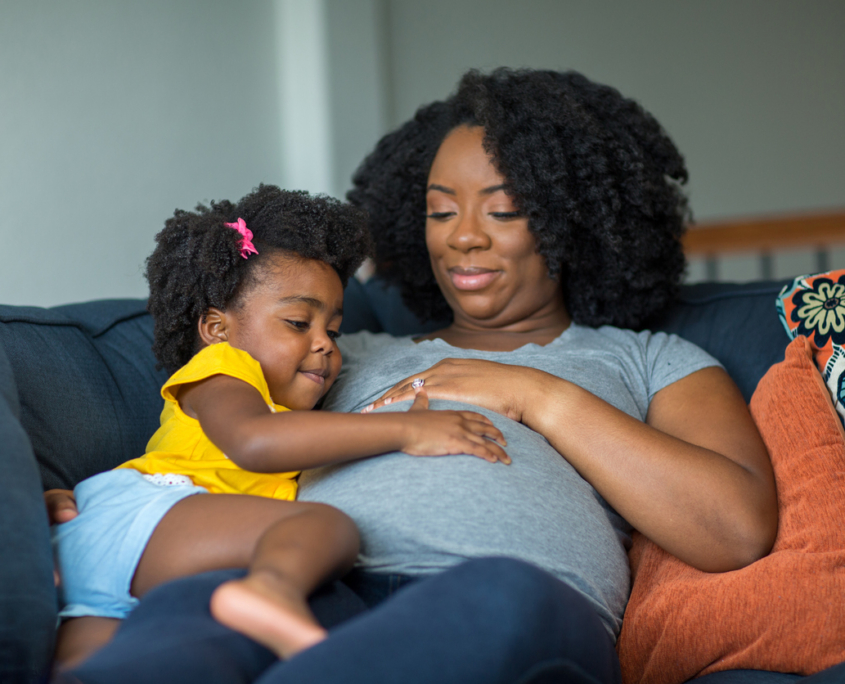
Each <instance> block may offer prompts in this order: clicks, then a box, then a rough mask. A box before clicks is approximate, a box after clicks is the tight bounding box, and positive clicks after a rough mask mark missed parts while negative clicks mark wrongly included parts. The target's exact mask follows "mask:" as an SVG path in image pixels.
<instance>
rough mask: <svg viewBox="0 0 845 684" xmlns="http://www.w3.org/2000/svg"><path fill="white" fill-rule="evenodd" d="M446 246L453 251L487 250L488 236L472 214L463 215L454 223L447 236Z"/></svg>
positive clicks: (488, 245) (488, 244)
mask: <svg viewBox="0 0 845 684" xmlns="http://www.w3.org/2000/svg"><path fill="white" fill-rule="evenodd" d="M447 244H448V245H449V246H450V247H452V248H453V249H457V250H460V251H462V252H468V251H470V250H472V249H488V248H489V247H490V236H489V235H488V234H487V233H486V231H485V230H484V226H483V224H482V222H481V221H480V220H479V219H478V217H476V216H475V215H473V214H472V213H469V214H464V215H462V216H460V217H459V218H458V220H457V221H455V224H454V229H453V230H452V232H451V233H450V234H449V238H448V240H447Z"/></svg>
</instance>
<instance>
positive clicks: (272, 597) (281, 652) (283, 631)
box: [211, 571, 327, 660]
mask: <svg viewBox="0 0 845 684" xmlns="http://www.w3.org/2000/svg"><path fill="white" fill-rule="evenodd" d="M211 614H212V615H213V616H214V619H215V620H217V621H218V622H220V623H222V624H224V625H226V626H227V627H230V628H231V629H234V630H235V631H236V632H240V633H241V634H245V635H246V636H248V637H250V638H251V639H254V640H255V641H257V642H258V643H260V644H262V645H263V646H266V647H267V648H269V649H270V650H272V651H274V652H275V653H276V655H278V656H279V657H280V658H282V659H283V660H286V659H288V658H291V657H293V656H294V655H296V654H297V653H299V652H300V651H303V650H305V649H306V648H309V647H311V646H314V645H315V644H317V643H319V642H321V641H322V640H323V639H325V638H326V636H327V632H326V630H325V629H323V628H322V627H321V626H320V624H319V623H318V622H317V620H316V619H315V618H314V616H313V615H312V613H311V611H310V610H309V608H308V604H307V603H306V602H305V598H304V597H303V596H302V595H301V593H299V592H298V591H296V590H295V589H294V588H293V587H292V586H291V585H290V584H289V583H287V582H285V581H284V579H283V578H282V577H279V576H278V575H275V574H273V573H270V572H266V571H259V572H254V573H250V574H249V575H247V576H246V577H245V578H244V579H242V580H233V581H231V582H226V583H224V584H221V585H220V586H219V587H217V589H216V590H215V591H214V593H213V594H212V595H211Z"/></svg>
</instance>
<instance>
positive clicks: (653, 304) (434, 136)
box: [347, 68, 689, 328]
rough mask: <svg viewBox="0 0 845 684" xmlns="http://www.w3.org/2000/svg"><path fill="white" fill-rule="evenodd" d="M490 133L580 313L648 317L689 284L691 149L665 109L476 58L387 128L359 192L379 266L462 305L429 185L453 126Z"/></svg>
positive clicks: (435, 313)
mask: <svg viewBox="0 0 845 684" xmlns="http://www.w3.org/2000/svg"><path fill="white" fill-rule="evenodd" d="M464 124H465V125H473V126H481V127H483V128H484V133H485V136H484V146H485V149H486V150H487V151H488V153H490V154H491V156H492V159H493V163H494V164H495V165H496V168H497V170H498V171H499V173H501V175H502V176H503V177H504V178H505V180H506V190H507V191H508V193H509V194H510V195H511V196H512V197H513V198H514V201H515V202H516V204H517V207H518V208H519V210H520V211H521V212H522V213H523V214H524V215H525V216H526V217H527V218H528V225H529V228H530V230H531V232H532V233H533V234H534V237H535V239H536V241H537V249H538V251H539V253H540V254H542V255H543V257H545V259H546V264H547V266H548V270H549V275H550V276H551V277H555V278H560V282H561V284H562V286H563V293H564V297H565V301H566V305H567V309H568V311H569V314H570V315H571V316H572V318H573V320H574V321H576V322H577V323H581V324H584V325H590V326H598V325H604V324H611V325H616V326H621V327H631V328H636V327H640V326H642V325H643V324H644V323H646V322H647V321H648V320H649V319H650V318H652V317H653V316H655V315H656V314H657V313H658V312H659V311H661V310H662V309H663V308H664V307H665V306H666V305H667V304H668V303H669V302H671V301H672V299H673V298H674V297H675V295H676V293H677V290H678V286H679V283H680V279H681V276H682V274H683V271H684V266H685V260H684V255H683V251H682V248H681V242H680V238H681V235H682V233H683V231H684V228H685V222H686V220H687V219H688V218H689V212H688V208H687V200H686V196H685V195H684V193H683V192H682V190H681V188H680V186H681V185H682V184H684V183H686V181H687V170H686V167H685V165H684V159H683V157H682V156H681V154H680V153H679V152H678V150H677V149H676V148H675V145H674V144H673V143H672V141H671V140H670V139H669V137H668V135H667V134H666V132H665V131H664V130H663V128H662V127H661V126H660V124H659V123H657V121H656V120H655V119H654V117H652V116H651V115H650V114H649V113H648V112H646V111H645V110H644V109H643V108H642V107H640V105H639V104H637V103H636V102H634V101H633V100H629V99H627V98H624V97H622V95H621V94H620V93H619V92H618V91H617V90H615V89H613V88H610V87H608V86H604V85H600V84H598V83H593V82H592V81H590V80H589V79H587V78H586V77H584V76H582V75H581V74H579V73H577V72H574V71H569V72H565V73H561V72H557V71H539V70H511V69H506V68H500V69H496V70H495V71H493V72H492V73H490V74H483V73H480V72H478V71H474V70H473V71H469V72H468V73H466V74H465V75H464V77H463V78H462V79H461V81H460V83H459V85H458V89H457V91H456V92H455V93H454V94H453V95H452V96H451V97H449V99H447V100H445V101H443V102H434V103H433V104H430V105H427V106H425V107H422V108H420V109H419V110H418V111H417V113H416V115H415V116H414V118H413V119H412V120H410V121H408V122H407V123H405V124H404V125H403V126H402V127H400V128H399V129H398V130H396V131H394V132H393V133H390V134H388V135H386V136H385V137H384V138H382V139H381V141H379V143H378V145H377V146H376V149H375V150H374V151H373V152H372V153H371V154H370V155H369V156H368V157H367V158H366V159H365V160H364V161H363V163H362V164H361V166H360V167H359V168H358V170H357V171H356V172H355V175H354V176H353V183H354V188H353V189H352V190H350V191H349V193H348V195H347V197H348V199H349V200H350V202H352V203H353V204H355V205H357V206H361V207H363V208H365V209H366V210H367V211H368V213H369V216H370V231H371V232H372V234H373V238H374V241H375V249H376V265H377V268H378V270H379V273H380V274H381V275H382V276H383V277H384V278H385V279H386V280H387V281H388V282H392V283H395V284H397V285H398V286H399V288H400V291H401V293H402V297H403V299H404V301H405V303H406V305H407V306H408V307H409V308H410V309H411V310H412V311H413V312H414V313H416V314H417V316H419V317H420V318H422V319H423V320H431V319H435V320H444V319H449V318H450V317H451V313H452V312H451V310H450V309H449V307H448V305H447V304H446V300H445V299H444V298H443V295H442V294H441V292H440V290H439V288H438V287H437V283H436V281H435V279H434V275H433V273H432V271H431V267H430V264H429V259H428V253H427V250H426V245H425V209H426V200H425V195H426V185H427V182H428V173H429V169H430V168H431V164H432V162H433V161H434V157H435V155H436V153H437V150H438V148H439V147H440V144H441V142H442V141H443V139H444V137H445V136H446V135H447V134H448V133H449V132H450V131H451V130H452V129H454V128H455V127H457V126H460V125H464Z"/></svg>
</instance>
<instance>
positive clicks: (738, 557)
mask: <svg viewBox="0 0 845 684" xmlns="http://www.w3.org/2000/svg"><path fill="white" fill-rule="evenodd" d="M418 376H422V377H425V388H426V390H427V391H428V393H429V395H430V396H431V397H434V398H441V399H453V400H457V401H463V402H467V403H471V404H475V405H477V406H484V407H486V408H489V409H492V410H495V411H497V412H499V413H501V414H503V415H506V416H508V417H510V418H512V419H513V420H518V421H521V422H523V423H524V424H525V425H527V426H528V427H530V428H532V429H533V430H535V431H537V432H539V433H540V434H542V435H543V436H544V437H545V438H546V439H548V440H549V442H550V443H551V444H552V446H554V448H555V449H557V451H559V452H560V453H561V454H562V455H563V456H564V457H565V458H566V459H567V461H569V462H570V463H571V464H572V465H573V467H575V469H576V470H577V471H578V472H579V473H580V474H581V476H582V477H583V478H584V479H586V480H587V481H588V482H589V483H590V484H592V485H593V486H594V487H595V488H596V490H598V492H599V493H600V494H601V495H602V496H603V497H604V498H605V499H606V500H607V501H608V503H610V504H611V505H612V506H613V507H614V508H615V509H616V510H617V511H618V512H619V513H620V514H621V515H622V516H623V517H624V518H625V519H626V520H628V521H629V522H630V523H631V524H632V525H633V526H634V527H635V528H637V529H638V530H640V531H641V532H642V533H643V534H645V535H646V536H647V537H649V538H650V539H652V540H653V541H654V542H655V543H657V544H658V545H659V546H661V547H663V548H664V549H666V550H667V551H669V552H670V553H672V554H673V555H675V556H677V557H678V558H680V559H681V560H683V561H685V562H687V563H689V564H690V565H693V566H695V567H697V568H699V569H701V570H705V571H708V572H719V571H726V570H734V569H737V568H740V567H743V566H745V565H748V564H749V563H751V562H753V561H755V560H757V559H758V558H760V557H762V556H764V555H765V554H766V553H768V552H769V550H770V549H771V546H772V544H773V543H774V538H775V534H776V532H777V497H776V493H775V484H774V476H773V474H772V468H771V463H770V461H769V458H768V454H767V452H766V448H765V446H764V444H763V441H762V439H761V438H760V435H759V433H758V432H757V428H756V426H755V425H754V422H753V421H752V419H751V416H750V414H749V412H748V409H747V407H746V405H745V401H744V400H743V398H742V396H741V394H740V393H739V390H738V389H737V388H736V386H735V385H734V383H733V381H732V380H731V379H730V377H729V376H728V375H727V373H725V372H724V371H723V370H721V369H720V368H706V369H703V370H700V371H698V372H695V373H692V374H690V375H689V376H687V377H686V378H683V379H682V380H679V381H677V382H675V383H673V384H672V385H669V386H668V387H666V388H664V389H662V390H661V391H659V392H658V393H657V394H656V395H655V396H654V398H653V400H652V402H651V405H650V406H649V410H648V415H647V418H646V422H645V423H642V422H640V421H638V420H636V419H634V418H632V417H630V416H629V415H627V414H626V413H624V412H623V411H620V410H619V409H617V408H615V407H613V406H611V405H610V404H608V403H607V402H605V401H603V400H602V399H599V398H598V397H596V396H595V395H593V394H591V393H590V392H588V391H586V390H584V389H582V388H580V387H578V386H577V385H574V384H572V383H570V382H567V381H566V380H562V379H560V378H558V377H556V376H553V375H550V374H548V373H545V372H543V371H539V370H536V369H533V368H525V367H520V366H508V365H505V364H498V363H494V362H490V361H475V360H463V359H447V360H445V361H442V362H440V363H439V364H437V365H435V366H433V367H432V368H430V369H429V370H428V371H425V372H424V373H418V374H417V376H415V377H418ZM409 381H410V379H409ZM490 388H497V389H496V391H495V392H493V391H491V390H490ZM406 394H407V388H406V387H405V385H404V383H399V384H398V385H397V386H396V387H395V388H394V389H393V390H391V391H390V392H388V393H387V394H386V395H385V397H387V396H390V397H392V398H393V400H394V401H397V400H401V399H403V398H407V397H406V396H405V395H406ZM385 397H383V398H382V399H380V400H379V402H376V406H378V405H380V404H381V402H382V401H383V399H384V398H385Z"/></svg>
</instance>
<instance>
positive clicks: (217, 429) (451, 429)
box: [178, 375, 510, 473]
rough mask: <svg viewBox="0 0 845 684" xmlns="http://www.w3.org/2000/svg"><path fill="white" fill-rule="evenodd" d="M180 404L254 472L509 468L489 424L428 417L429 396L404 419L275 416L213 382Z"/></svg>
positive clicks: (474, 416)
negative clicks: (390, 463)
mask: <svg viewBox="0 0 845 684" xmlns="http://www.w3.org/2000/svg"><path fill="white" fill-rule="evenodd" d="M178 400H179V404H180V406H181V407H182V410H183V411H185V413H187V414H188V415H189V416H191V417H193V418H196V419H197V420H199V423H200V426H201V427H202V429H203V432H205V434H206V435H207V436H208V438H209V439H210V440H211V441H212V442H213V443H214V444H215V445H216V446H217V447H218V448H219V449H220V450H221V451H222V452H223V453H224V454H226V456H227V457H228V458H230V459H231V460H232V461H234V462H235V463H236V464H237V465H238V466H240V467H241V468H243V469H244V470H251V471H253V472H259V473H277V472H287V471H291V470H302V469H305V468H314V467H317V466H321V465H326V464H329V463H338V462H341V461H351V460H354V459H358V458H363V457H366V456H374V455H376V454H382V453H387V452H391V451H404V452H405V453H408V454H411V455H414V456H440V455H449V454H470V455H473V456H478V457H479V458H483V459H485V460H487V461H490V462H496V461H502V462H504V463H509V462H510V459H509V458H508V456H507V454H506V453H505V451H504V450H503V449H502V446H505V440H504V437H503V436H502V433H501V432H500V431H499V430H498V429H497V428H496V427H495V426H494V425H493V424H492V423H491V422H490V420H489V419H488V418H487V417H486V416H483V415H481V414H478V413H473V412H471V411H428V410H426V409H427V408H428V397H427V396H426V394H425V393H424V392H420V393H419V394H418V395H417V396H416V397H415V398H414V404H413V406H412V407H411V410H410V411H408V412H403V413H384V414H377V415H376V414H374V415H369V416H362V415H355V414H345V413H330V412H322V411H284V412H282V413H270V412H269V410H268V408H267V404H265V403H264V400H263V399H262V397H261V394H260V393H259V392H258V391H257V390H256V389H255V388H254V387H252V386H251V385H249V384H248V383H246V382H244V381H242V380H238V379H237V378H233V377H230V376H227V375H215V376H212V377H210V378H207V379H206V380H203V381H201V382H197V383H193V384H191V385H186V386H184V387H183V388H181V390H180V391H179V395H178ZM493 440H494V441H493ZM496 442H498V444H497V443H496ZM500 445H501V446H500Z"/></svg>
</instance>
